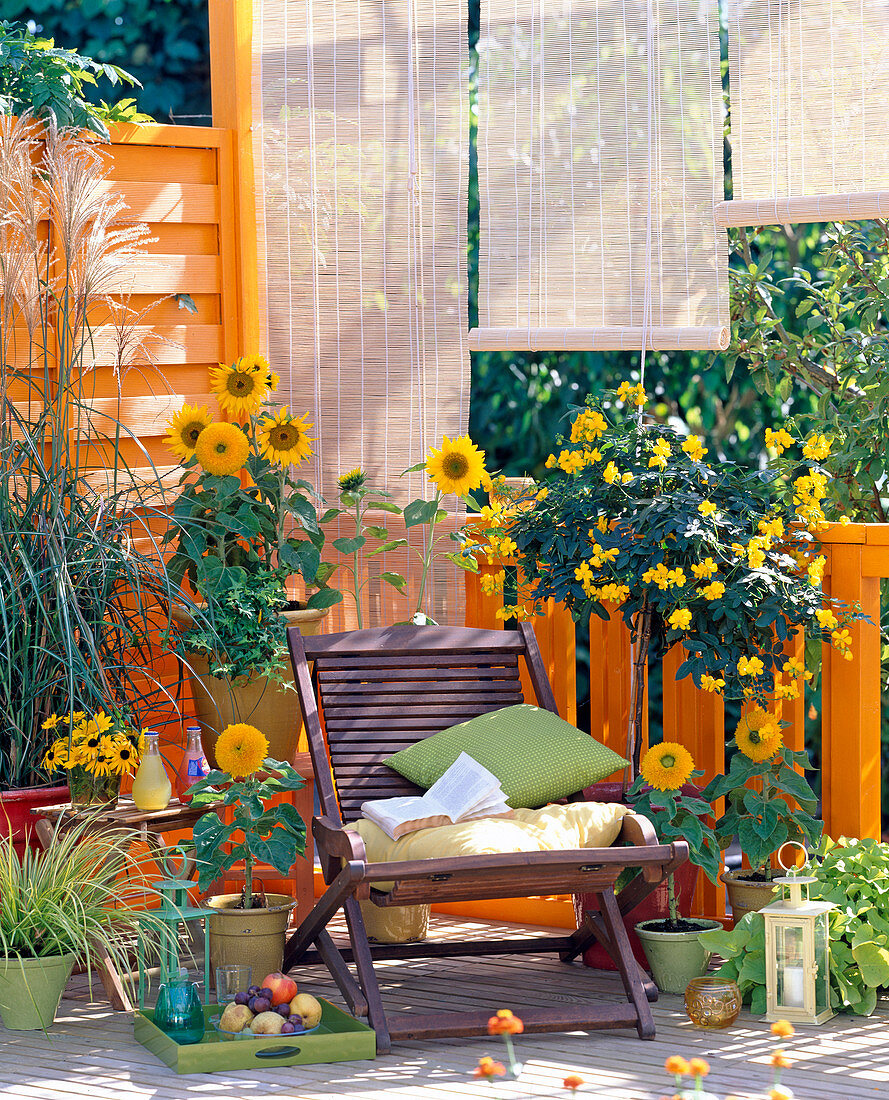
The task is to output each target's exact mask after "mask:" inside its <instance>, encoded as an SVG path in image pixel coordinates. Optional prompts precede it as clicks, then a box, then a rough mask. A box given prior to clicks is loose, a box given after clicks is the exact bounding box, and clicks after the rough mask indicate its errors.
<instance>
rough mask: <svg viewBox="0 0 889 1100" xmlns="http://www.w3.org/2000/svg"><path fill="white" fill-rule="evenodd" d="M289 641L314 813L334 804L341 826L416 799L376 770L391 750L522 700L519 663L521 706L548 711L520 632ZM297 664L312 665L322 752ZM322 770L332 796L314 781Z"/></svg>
mask: <svg viewBox="0 0 889 1100" xmlns="http://www.w3.org/2000/svg"><path fill="white" fill-rule="evenodd" d="M289 640H290V646H291V654H292V655H293V659H294V669H295V671H296V674H297V688H298V690H299V693H300V703H301V706H302V709H303V718H304V721H305V724H306V731H307V733H308V737H309V748H310V750H311V752H312V760H313V763H314V767H315V775H316V780H317V782H318V789H319V794H320V796H321V803H322V808H323V810H324V812H325V813H326V814H328V815H330V814H331V812H332V811H333V810H334V809H335V806H334V805H332V804H331V801H332V799H333V798H335V797H338V803H339V810H340V813H341V816H342V820H343V821H352V820H354V819H355V818H358V817H360V816H361V803H362V802H366V801H367V800H368V799H373V798H392V797H395V796H396V795H409V794H418V793H421V792H420V790H419V788H417V787H415V786H414V785H413V784H412V783H410V782H409V781H408V780H407V779H404V778H403V777H402V776H400V775H399V774H398V773H397V772H395V771H393V770H392V769H391V768H390V767H388V766H387V765H386V764H384V763H383V761H384V760H385V759H386V758H387V757H389V756H391V755H392V754H393V753H394V752H398V751H399V749H405V748H407V747H408V746H410V745H413V744H415V743H416V742H418V741H421V740H423V739H424V738H426V737H429V736H430V735H431V734H433V733H437V732H438V731H440V730H444V729H448V728H449V727H450V726H453V725H456V724H457V723H458V722H463V721H466V720H467V719H470V718H475V717H477V716H478V715H480V714H485V713H487V712H489V711H492V710H499V709H500V708H501V707H508V706H513V705H515V704H516V703H521V702H523V701H524V699H523V695H522V684H521V671H522V669H521V661H522V660H523V659H524V661H525V662H526V663H527V667H528V672H529V674H530V678H531V682H532V685H533V687H534V690H535V693H536V695H537V699H536V700H528V701H529V702H536V703H537V704H538V705H539V706H541V707H545V708H546V709H548V710H552V711H555V710H556V704H555V700H554V698H553V695H552V689H551V688H550V686H549V681H548V680H547V678H546V675H545V671H544V668H543V662H542V661H541V658H540V652H539V650H538V648H537V642H536V639H535V637H534V633H533V631H532V630H531V628H530V627H528V626H526V625H524V624H523V626H522V628H521V629H520V630H518V631H506V630H505V631H496V630H475V629H469V628H452V627H433V626H423V627H413V626H407V627H392V628H385V629H378V630H358V631H350V632H349V633H347V634H328V635H320V636H318V637H312V638H303V637H302V635H300V634H299V632H298V630H296V628H294V629H293V630H291V632H290V639H289ZM300 651H302V653H300ZM303 654H304V658H303V656H302V655H303ZM301 660H305V661H307V662H314V669H313V672H312V678H311V686H312V688H313V689H314V692H315V695H316V698H317V700H318V702H319V703H320V706H321V712H322V714H323V719H324V728H325V730H326V734H327V737H326V748H325V743H324V737H323V734H322V732H321V727H320V724H319V723H318V716H317V714H313V713H312V710H313V706H312V704H311V702H310V704H309V706H308V707H307V706H306V699H305V694H306V687H307V686H308V683H309V681H308V677H307V675H306V673H305V672H304V673H303V677H302V678H301V677H300V669H299V665H300V661H301ZM328 760H329V765H328ZM328 766H329V770H330V771H332V773H333V779H334V782H335V784H336V790H335V793H334V792H333V790H332V789H330V784H329V783H327V782H325V780H324V779H322V778H321V772H322V771H324V772H325V773H326V774H329V772H328Z"/></svg>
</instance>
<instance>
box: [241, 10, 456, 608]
mask: <svg viewBox="0 0 889 1100" xmlns="http://www.w3.org/2000/svg"><path fill="white" fill-rule="evenodd" d="M253 48H254V62H255V63H254V97H253V98H254V116H255V129H254V135H255V153H256V166H257V188H258V190H259V191H260V192H261V194H260V195H259V200H260V201H259V204H258V205H259V227H258V228H259V233H260V281H261V286H262V290H261V295H262V297H263V299H264V305H265V311H264V312H265V322H266V339H267V344H268V351H269V354H270V358H271V360H272V363H273V366H274V369H276V370H278V371H279V373H280V374H281V376H282V384H281V391H282V392H283V394H284V397H283V400H285V401H289V402H290V404H291V405H292V406H293V407H295V408H296V409H297V410H299V411H302V410H305V409H308V410H309V413H310V419H311V420H312V421H313V423H314V426H315V431H314V434H315V436H317V440H316V443H315V451H316V453H315V456H314V459H313V460H312V461H313V464H314V465H313V470H311V471H309V476H312V475H314V481H315V483H316V484H318V485H319V487H320V488H321V489H322V491H323V492H324V494H325V496H326V497H327V498H328V499H329V500H330V499H333V498H335V496H336V480H337V477H338V475H340V474H342V473H343V472H345V471H347V470H349V469H351V468H353V467H356V466H361V467H363V468H364V469H365V470H367V471H368V472H369V474H370V478H371V480H372V482H373V484H375V485H376V486H378V487H381V488H385V489H387V490H388V491H390V492H391V493H393V494H394V495H395V497H396V499H398V500H399V501H400V502H401V503H404V502H405V501H406V500H409V499H411V498H412V497H414V496H417V495H419V493H421V492H423V491H424V488H425V489H428V486H424V483H423V480H422V478H421V475H420V474H414V475H411V476H410V477H404V478H401V477H400V476H399V475H400V474H401V472H402V471H403V470H404V469H405V468H407V467H408V466H411V465H413V464H414V463H415V462H417V461H419V460H420V459H422V458H423V456H424V454H425V453H426V451H427V448H428V447H429V446H430V445H431V444H435V445H440V444H441V437H442V435H443V434H445V433H447V434H448V435H450V436H453V435H460V434H463V433H465V432H466V430H467V424H468V415H469V356H468V349H467V343H466V330H467V327H468V323H467V317H466V299H467V275H466V179H467V166H468V158H469V153H468V121H469V120H468V96H467V88H466V74H467V71H468V39H467V30H466V10H465V5H464V4H463V3H462V2H461V0H430V2H429V3H423V4H420V3H418V2H417V0H391V2H389V3H387V4H385V5H380V4H378V3H376V2H375V0H305V2H299V3H295V2H293V0H255V3H254V47H253ZM447 504H448V505H450V506H453V505H454V498H453V497H451V498H450V499H449V501H447ZM380 522H382V521H380ZM343 526H344V530H343V531H342V532H340V533H342V534H344V535H345V534H350V533H351V532H350V530H349V529H348V525H347V524H344V525H343ZM336 533H337V532H333V534H336ZM402 533H403V532H402ZM407 534H408V537H409V538H410V540H411V541H412V543H413V544H414V549H417V548H420V544H419V542H418V539H419V537H420V536H419V535H418V532H417V529H415V528H414V529H411V530H410V531H409V532H408V533H407ZM369 562H370V565H369V568H371V569H372V573H373V576H372V578H371V584H370V586H369V589H368V611H369V614H370V616H371V621H372V622H379V621H380V620H381V618H383V617H384V616H386V615H389V614H390V612H391V616H394V617H396V618H404V617H406V616H405V614H404V612H405V611H406V610H407V605H406V604H405V601H404V600H403V598H402V597H397V599H398V600H400V601H401V603H400V605H399V609H398V611H396V610H394V609H393V608H391V607H390V600H389V597H390V596H391V595H394V590H389V589H387V588H386V585H385V583H382V582H378V580H377V577H378V574H379V573H381V572H384V571H392V572H401V573H406V574H407V575H408V580H409V585H410V586H415V585H416V584H417V583H418V581H419V572H420V570H419V567H418V566H417V564H416V558H415V556H414V557H413V558H412V557H410V556H409V555H408V554H407V553H406V552H404V551H398V552H395V553H387V554H382V555H379V556H378V557H374V558H372V559H369ZM412 563H413V564H412ZM462 591H463V584H462V579H461V580H460V583H458V582H457V578H456V576H455V570H454V567H453V566H451V565H450V563H446V565H445V566H439V567H438V572H437V573H436V575H435V583H434V585H433V589H432V594H431V597H430V604H429V607H428V611H429V613H430V614H432V615H433V616H434V617H435V618H438V619H440V620H441V621H447V620H448V619H450V620H451V621H460V615H461V611H460V609H459V608H457V607H456V606H455V604H456V602H457V601H458V600H459V599H460V594H461V593H462ZM448 601H450V602H448ZM387 609H388V610H387ZM411 610H412V608H411ZM391 616H390V617H389V619H388V621H390V622H391V621H392V617H391ZM350 625H351V622H350Z"/></svg>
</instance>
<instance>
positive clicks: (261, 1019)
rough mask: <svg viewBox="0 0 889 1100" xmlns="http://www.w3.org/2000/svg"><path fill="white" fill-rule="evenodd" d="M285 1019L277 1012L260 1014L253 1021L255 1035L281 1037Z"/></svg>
mask: <svg viewBox="0 0 889 1100" xmlns="http://www.w3.org/2000/svg"><path fill="white" fill-rule="evenodd" d="M283 1026H284V1017H283V1016H281V1015H279V1014H278V1013H277V1012H260V1014H259V1015H258V1016H257V1017H256V1019H255V1020H254V1021H253V1034H254V1035H280V1034H281V1028H282V1027H283Z"/></svg>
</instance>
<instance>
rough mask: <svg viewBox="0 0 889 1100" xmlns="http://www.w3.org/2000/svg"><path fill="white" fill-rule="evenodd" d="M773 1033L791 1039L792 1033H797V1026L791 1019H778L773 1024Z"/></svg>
mask: <svg viewBox="0 0 889 1100" xmlns="http://www.w3.org/2000/svg"><path fill="white" fill-rule="evenodd" d="M772 1034H773V1035H777V1036H778V1037H779V1038H781V1039H789V1038H790V1036H791V1035H795V1034H796V1028H795V1027H794V1026H793V1024H792V1023H790V1021H789V1020H776V1021H775V1022H774V1023H773V1024H772Z"/></svg>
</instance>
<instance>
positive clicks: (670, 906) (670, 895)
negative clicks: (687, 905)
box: [667, 874, 679, 924]
mask: <svg viewBox="0 0 889 1100" xmlns="http://www.w3.org/2000/svg"><path fill="white" fill-rule="evenodd" d="M667 912H668V913H669V914H670V922H671V923H672V924H675V923H676V921H677V920H678V919H679V906H678V904H677V902H676V880H675V878H674V877H673V875H672V874H669V875H667Z"/></svg>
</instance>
